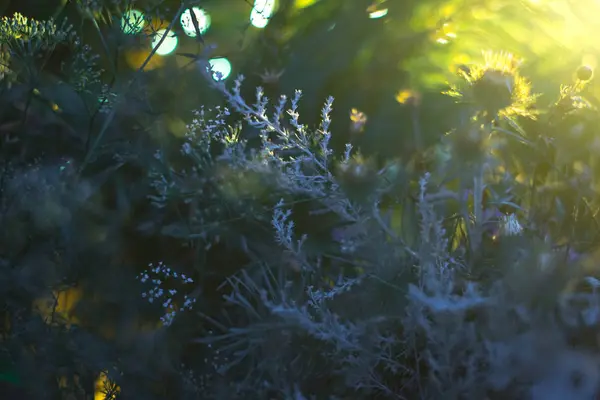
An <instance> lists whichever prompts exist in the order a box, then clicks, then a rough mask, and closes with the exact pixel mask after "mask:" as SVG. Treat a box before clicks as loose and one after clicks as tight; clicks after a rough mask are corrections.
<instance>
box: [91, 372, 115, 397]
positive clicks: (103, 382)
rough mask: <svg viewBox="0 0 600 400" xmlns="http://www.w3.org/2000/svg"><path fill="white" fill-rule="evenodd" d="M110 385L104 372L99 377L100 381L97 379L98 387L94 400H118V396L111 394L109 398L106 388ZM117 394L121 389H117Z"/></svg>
mask: <svg viewBox="0 0 600 400" xmlns="http://www.w3.org/2000/svg"><path fill="white" fill-rule="evenodd" d="M108 385H110V381H109V380H108V377H107V376H106V374H105V373H104V372H102V373H101V374H100V375H98V379H96V385H95V386H96V387H95V390H94V400H106V399H111V400H112V399H116V398H117V396H116V394H113V393H110V395H108V396H107V394H106V387H107V386H108ZM115 391H116V392H117V393H118V392H119V391H120V389H119V388H118V387H117V388H116V390H115Z"/></svg>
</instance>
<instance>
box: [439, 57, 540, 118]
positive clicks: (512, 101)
mask: <svg viewBox="0 0 600 400" xmlns="http://www.w3.org/2000/svg"><path fill="white" fill-rule="evenodd" d="M520 65H521V60H520V59H518V58H517V57H515V56H514V55H512V54H510V53H504V52H500V53H493V52H486V53H484V62H483V63H482V64H480V65H474V66H471V67H470V68H465V69H461V70H459V74H460V75H461V76H462V78H464V80H465V81H466V82H467V86H466V87H465V88H455V87H454V88H452V90H450V91H449V92H448V94H449V95H451V96H454V97H458V98H464V99H465V100H467V101H469V102H471V103H473V104H475V105H478V106H480V107H481V108H482V111H484V112H485V113H487V114H488V115H491V116H515V115H521V116H527V117H531V118H533V117H535V113H534V112H533V111H532V106H533V104H534V103H535V96H534V95H532V94H531V85H530V83H529V82H528V81H527V80H526V79H525V78H524V77H522V76H521V75H520V74H519V66H520Z"/></svg>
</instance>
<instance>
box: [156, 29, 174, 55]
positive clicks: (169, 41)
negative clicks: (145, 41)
mask: <svg viewBox="0 0 600 400" xmlns="http://www.w3.org/2000/svg"><path fill="white" fill-rule="evenodd" d="M166 31H167V30H166V29H161V30H159V31H157V32H156V35H155V36H154V38H152V48H155V47H156V46H157V45H158V43H159V42H160V40H161V39H162V37H163V36H164V34H165V32H166ZM178 43H179V40H178V39H177V35H175V32H173V31H171V32H169V35H168V36H167V37H166V38H165V40H163V42H162V43H161V45H160V46H159V47H158V49H156V54H158V55H159V56H166V55H169V54H171V53H172V52H174V51H175V49H176V48H177V44H178Z"/></svg>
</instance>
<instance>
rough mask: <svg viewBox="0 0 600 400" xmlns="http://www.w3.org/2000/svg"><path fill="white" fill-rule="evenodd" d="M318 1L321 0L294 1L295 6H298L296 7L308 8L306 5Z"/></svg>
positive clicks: (308, 5)
mask: <svg viewBox="0 0 600 400" xmlns="http://www.w3.org/2000/svg"><path fill="white" fill-rule="evenodd" d="M318 1H319V0H296V1H295V2H294V7H296V8H306V7H310V6H312V5H313V4H315V3H316V2H318Z"/></svg>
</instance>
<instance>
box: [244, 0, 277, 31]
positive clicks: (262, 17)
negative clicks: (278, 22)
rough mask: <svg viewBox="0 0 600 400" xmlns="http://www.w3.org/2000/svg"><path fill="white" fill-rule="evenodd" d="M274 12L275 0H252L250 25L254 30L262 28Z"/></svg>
mask: <svg viewBox="0 0 600 400" xmlns="http://www.w3.org/2000/svg"><path fill="white" fill-rule="evenodd" d="M274 11H275V0H254V7H252V12H251V13H250V23H251V24H252V26H254V27H256V28H264V27H266V26H267V25H268V24H269V19H270V18H271V16H272V15H273V12H274Z"/></svg>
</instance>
